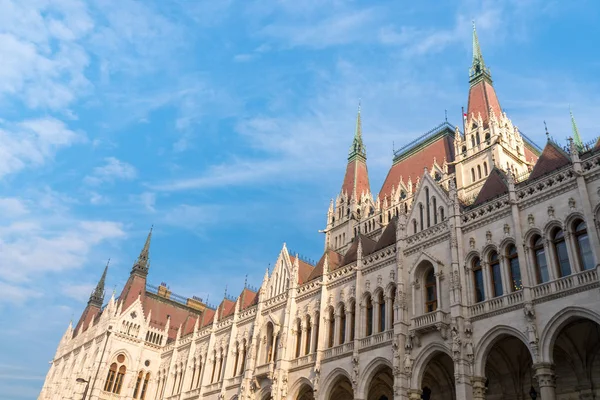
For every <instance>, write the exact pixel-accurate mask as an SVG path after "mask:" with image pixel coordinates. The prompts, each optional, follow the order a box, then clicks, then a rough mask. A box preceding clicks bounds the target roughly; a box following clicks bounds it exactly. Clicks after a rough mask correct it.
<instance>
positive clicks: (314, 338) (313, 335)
mask: <svg viewBox="0 0 600 400" xmlns="http://www.w3.org/2000/svg"><path fill="white" fill-rule="evenodd" d="M311 321H312V327H311V329H310V336H311V337H310V349H309V351H308V353H309V354H310V353H316V352H317V350H318V349H317V344H318V342H317V326H318V327H319V328H318V329H319V331H321V329H322V328H323V327H322V326H321V321H319V313H318V312H316V313H314V314H313V316H312V318H311Z"/></svg>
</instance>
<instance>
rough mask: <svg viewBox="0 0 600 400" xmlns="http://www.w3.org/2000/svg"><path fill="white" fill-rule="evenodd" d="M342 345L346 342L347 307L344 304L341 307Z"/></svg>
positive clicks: (340, 338) (340, 339)
mask: <svg viewBox="0 0 600 400" xmlns="http://www.w3.org/2000/svg"><path fill="white" fill-rule="evenodd" d="M339 341H340V344H344V343H345V342H346V307H345V306H344V305H343V304H342V306H341V307H340V337H339Z"/></svg>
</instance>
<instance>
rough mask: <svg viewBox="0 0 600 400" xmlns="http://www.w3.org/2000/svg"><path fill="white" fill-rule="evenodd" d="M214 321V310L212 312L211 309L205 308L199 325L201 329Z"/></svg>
mask: <svg viewBox="0 0 600 400" xmlns="http://www.w3.org/2000/svg"><path fill="white" fill-rule="evenodd" d="M214 319H215V310H213V309H212V308H207V309H206V310H204V315H203V316H202V323H201V324H200V325H201V328H204V327H205V326H208V325H210V324H212V323H213V320H214Z"/></svg>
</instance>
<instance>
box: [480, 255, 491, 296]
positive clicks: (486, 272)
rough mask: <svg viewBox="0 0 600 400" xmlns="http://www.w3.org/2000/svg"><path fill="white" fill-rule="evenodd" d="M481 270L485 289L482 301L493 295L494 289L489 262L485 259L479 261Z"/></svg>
mask: <svg viewBox="0 0 600 400" xmlns="http://www.w3.org/2000/svg"><path fill="white" fill-rule="evenodd" d="M481 272H483V287H484V290H485V295H484V299H483V301H486V300H489V299H491V298H493V297H494V291H493V289H492V271H491V269H490V264H489V263H488V262H487V261H483V260H482V261H481Z"/></svg>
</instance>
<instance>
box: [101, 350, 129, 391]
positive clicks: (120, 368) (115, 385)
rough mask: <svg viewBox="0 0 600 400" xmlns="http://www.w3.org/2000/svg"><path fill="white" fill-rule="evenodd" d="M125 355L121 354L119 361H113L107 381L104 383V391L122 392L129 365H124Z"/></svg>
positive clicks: (118, 357)
mask: <svg viewBox="0 0 600 400" xmlns="http://www.w3.org/2000/svg"><path fill="white" fill-rule="evenodd" d="M124 363H125V355H124V354H119V355H118V356H117V361H116V362H113V363H112V364H111V365H110V368H109V369H108V374H107V376H106V382H105V383H104V391H106V392H111V393H116V394H120V393H121V386H123V378H124V377H125V373H126V372H127V367H125V365H124Z"/></svg>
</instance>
